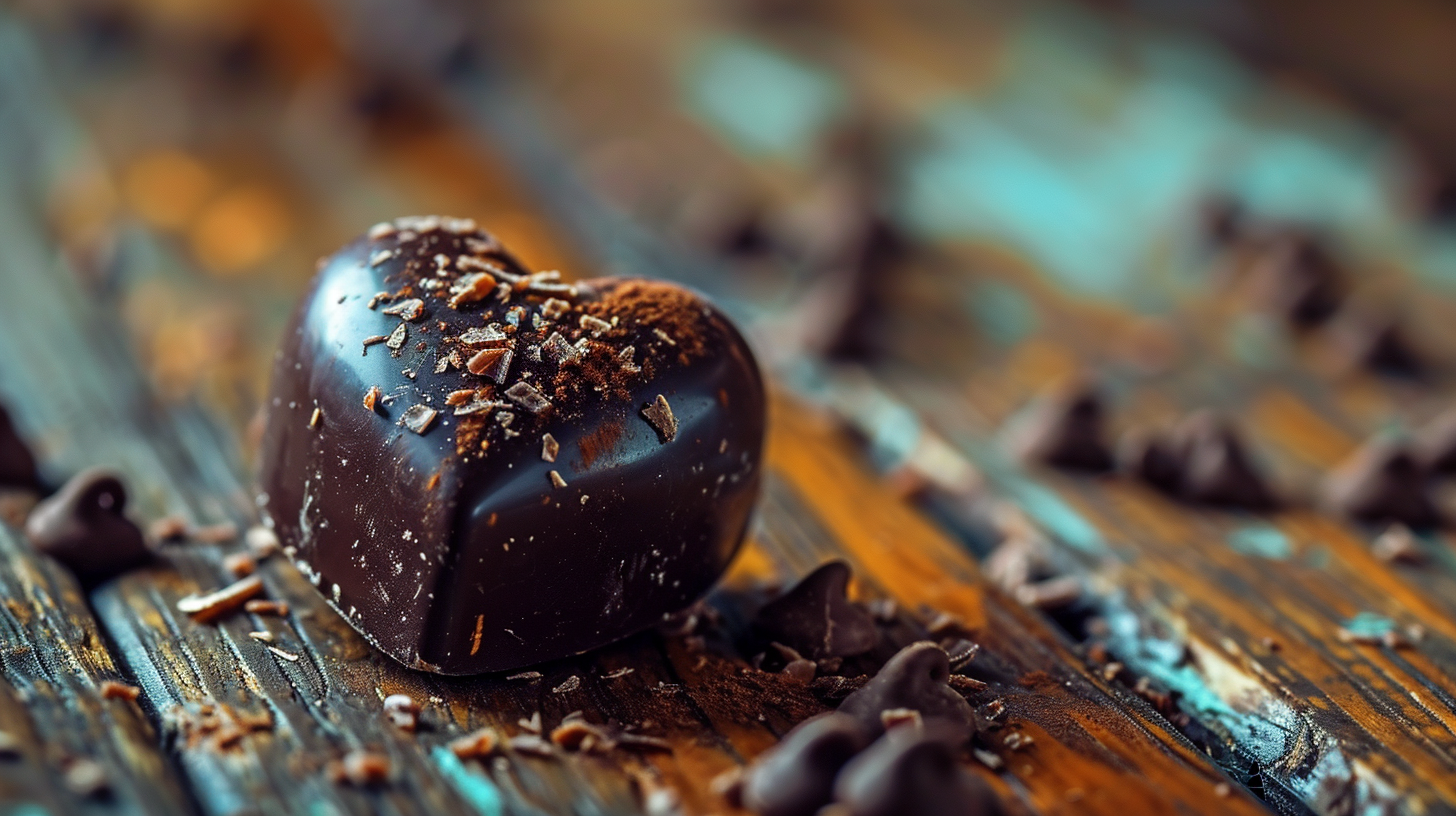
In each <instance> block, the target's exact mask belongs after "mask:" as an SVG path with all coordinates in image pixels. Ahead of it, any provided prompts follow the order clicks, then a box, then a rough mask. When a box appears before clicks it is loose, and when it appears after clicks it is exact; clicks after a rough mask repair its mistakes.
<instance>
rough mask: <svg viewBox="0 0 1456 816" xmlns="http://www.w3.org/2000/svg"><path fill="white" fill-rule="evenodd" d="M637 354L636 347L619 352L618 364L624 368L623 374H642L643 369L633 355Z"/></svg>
mask: <svg viewBox="0 0 1456 816" xmlns="http://www.w3.org/2000/svg"><path fill="white" fill-rule="evenodd" d="M636 353H637V347H636V346H625V347H623V348H622V350H621V351H619V352H617V364H618V365H620V366H621V367H622V371H623V372H625V373H627V374H640V373H642V367H641V366H639V365H637V362H636V361H635V360H634V359H633V355H635V354H636Z"/></svg>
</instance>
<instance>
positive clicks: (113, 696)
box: [101, 680, 142, 700]
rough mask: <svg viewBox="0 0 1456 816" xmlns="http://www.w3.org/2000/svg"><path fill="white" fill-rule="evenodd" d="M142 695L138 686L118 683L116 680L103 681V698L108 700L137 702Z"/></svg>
mask: <svg viewBox="0 0 1456 816" xmlns="http://www.w3.org/2000/svg"><path fill="white" fill-rule="evenodd" d="M141 693H142V690H141V689H139V688H137V687H136V686H129V685H127V684H126V683H118V682H116V681H115V680H102V681H101V697H102V698H103V699H106V700H135V699H136V698H137V697H139V696H140V695H141Z"/></svg>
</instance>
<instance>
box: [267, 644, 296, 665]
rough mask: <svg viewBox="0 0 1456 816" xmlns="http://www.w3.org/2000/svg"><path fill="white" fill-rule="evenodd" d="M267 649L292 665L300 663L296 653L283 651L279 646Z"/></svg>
mask: <svg viewBox="0 0 1456 816" xmlns="http://www.w3.org/2000/svg"><path fill="white" fill-rule="evenodd" d="M267 648H268V651H270V652H272V653H273V654H276V655H278V656H279V657H281V658H283V659H284V660H287V661H288V662H290V663H297V662H298V657H299V656H298V655H296V654H294V653H292V652H285V651H283V650H282V649H280V648H278V647H277V646H269V647H267Z"/></svg>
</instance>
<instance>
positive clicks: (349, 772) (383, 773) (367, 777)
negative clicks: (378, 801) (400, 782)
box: [330, 750, 390, 788]
mask: <svg viewBox="0 0 1456 816" xmlns="http://www.w3.org/2000/svg"><path fill="white" fill-rule="evenodd" d="M389 772H390V765H389V757H387V756H384V755H383V754H376V753H374V752H372V751H363V750H354V751H350V752H349V753H347V754H345V755H344V758H343V759H342V760H340V761H338V762H337V763H332V764H331V765H330V776H332V777H333V779H334V781H335V782H337V783H339V784H344V783H348V784H350V785H354V786H355V787H361V788H366V787H371V786H374V785H381V784H383V783H385V782H387V781H388V780H389Z"/></svg>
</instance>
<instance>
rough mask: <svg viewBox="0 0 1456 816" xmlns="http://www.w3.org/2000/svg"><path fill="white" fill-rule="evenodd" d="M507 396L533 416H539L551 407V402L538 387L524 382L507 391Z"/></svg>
mask: <svg viewBox="0 0 1456 816" xmlns="http://www.w3.org/2000/svg"><path fill="white" fill-rule="evenodd" d="M506 396H507V397H509V398H510V400H511V401H512V402H514V403H516V404H517V405H519V406H521V407H522V408H525V409H526V410H527V411H530V412H531V413H533V414H539V413H541V412H542V411H545V410H546V409H548V408H550V407H551V401H550V400H548V399H546V396H545V395H544V394H542V393H541V391H540V390H539V389H537V388H536V386H534V385H531V384H530V383H528V382H526V381H524V380H522V381H521V382H518V383H516V384H515V385H513V386H511V387H510V388H508V389H506Z"/></svg>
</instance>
